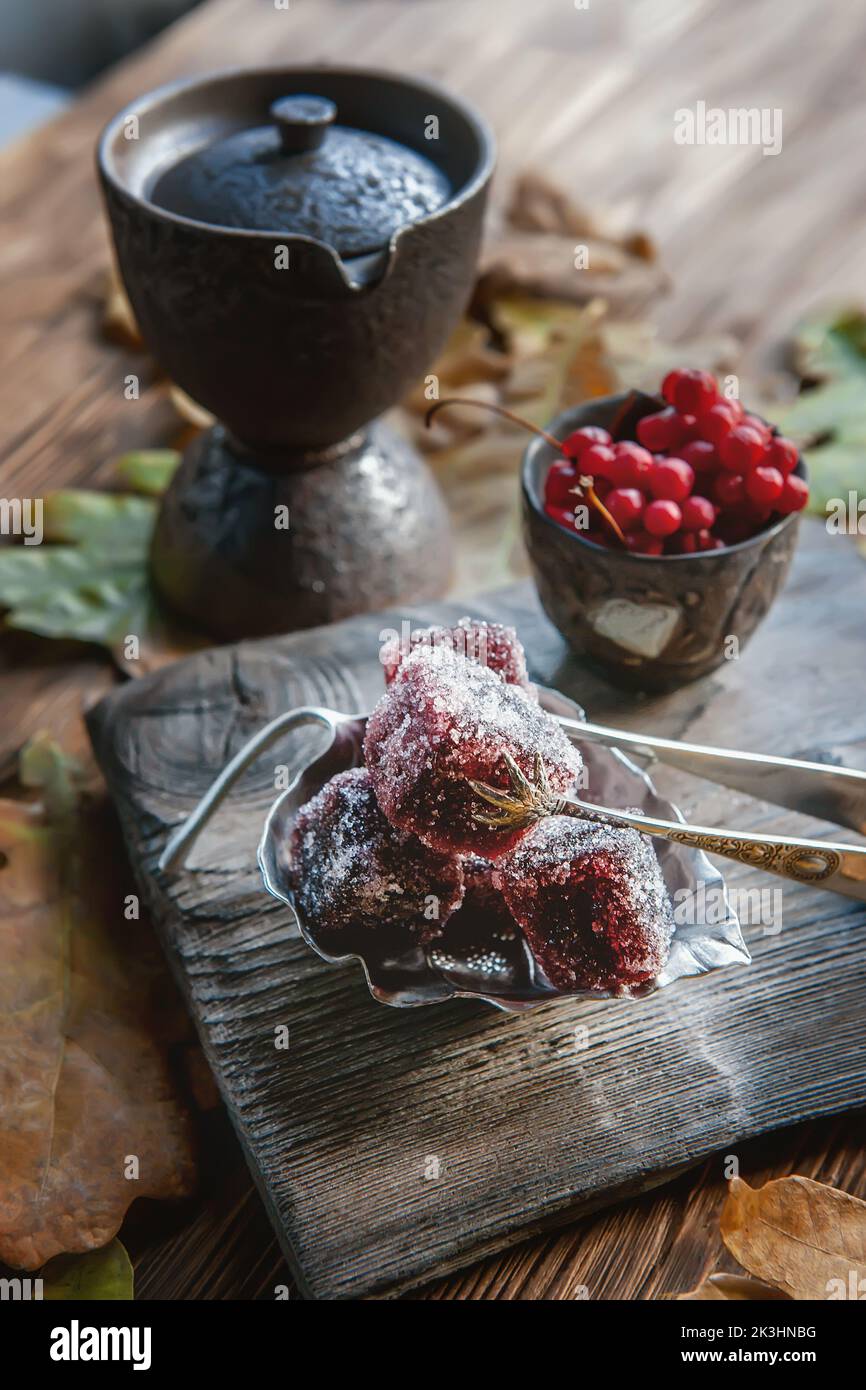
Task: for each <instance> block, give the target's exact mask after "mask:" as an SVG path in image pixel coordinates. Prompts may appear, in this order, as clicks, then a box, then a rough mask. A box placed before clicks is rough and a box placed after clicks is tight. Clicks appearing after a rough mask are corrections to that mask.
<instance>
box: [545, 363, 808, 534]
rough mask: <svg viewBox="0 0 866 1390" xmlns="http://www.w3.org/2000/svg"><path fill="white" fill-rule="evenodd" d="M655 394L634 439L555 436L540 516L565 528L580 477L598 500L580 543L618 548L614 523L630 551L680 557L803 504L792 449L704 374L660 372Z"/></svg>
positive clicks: (603, 434) (588, 433) (592, 431)
mask: <svg viewBox="0 0 866 1390" xmlns="http://www.w3.org/2000/svg"><path fill="white" fill-rule="evenodd" d="M662 395H663V397H664V399H665V401H667V406H666V408H665V409H663V410H660V411H658V412H657V413H656V414H654V415H645V416H644V417H643V419H641V420H639V421H638V425H637V430H636V433H637V440H616V441H615V440H614V439H612V437H611V435H610V434H609V433H608V431H607V430H603V429H598V428H596V427H595V426H588V427H586V428H585V429H579V430H575V431H574V433H573V434H570V435H569V436H568V438H567V439H565V440H564V441H563V444H562V452H563V457H562V458H561V459H557V461H556V462H555V463H554V464H553V465H552V467H551V469H550V471H549V473H548V475H547V479H546V481H545V488H544V510H545V511H546V513H547V515H548V516H549V517H552V518H553V520H554V521H558V522H559V523H560V525H562V526H568V527H569V528H571V529H574V526H575V511H574V509H575V506H576V505H577V504H578V503H580V502H581V501H582V500H583V495H584V493H585V491H586V489H585V488H583V487H581V484H580V479H581V478H586V477H590V478H592V490H593V492H594V494H595V496H596V498H597V499H598V500H599V501H600V502H601V504H602V506H601V508H598V509H597V510H596V511H594V512H593V511H591V512H590V517H591V526H590V527H589V528H588V529H586V530H584V532H583V534H584V535H585V536H586V538H587V539H588V540H592V541H596V542H597V543H598V544H600V545H606V546H611V547H614V548H615V547H616V546H621V545H622V544H623V541H622V540H621V539H620V536H619V535H617V528H618V529H619V532H620V533H621V535H622V537H623V538H624V543H625V545H626V547H627V549H629V550H632V551H635V552H637V553H638V554H640V555H663V554H664V555H683V554H685V555H688V554H694V553H695V552H696V551H702V550H720V549H722V548H723V547H724V546H726V545H735V544H736V543H737V542H738V541H743V540H746V539H747V538H748V537H749V536H753V535H754V534H755V533H756V532H757V531H760V530H761V529H762V528H763V527H764V526H766V525H767V523H768V522H769V521H771V520H772V519H774V518H775V517H778V516H785V515H787V514H788V513H789V512H796V511H800V509H801V508H802V507H805V505H806V503H807V502H808V500H809V489H808V486H807V484H806V483H805V481H804V480H803V479H802V478H800V477H797V475H796V474H795V473H794V469H795V468H796V466H797V458H798V454H797V446H796V445H795V444H793V443H792V442H791V440H790V439H783V438H782V436H781V435H778V434H774V433H773V431H772V429H771V428H770V426H769V425H767V424H765V423H764V421H763V420H759V419H758V417H757V416H756V415H748V414H746V412H745V411H744V409H743V407H742V406H741V405H740V402H739V401H737V400H727V399H724V398H722V397H721V396H720V395H719V389H718V387H717V385H716V383H715V381H714V380H713V378H712V376H711V375H710V374H709V372H702V371H693V370H689V369H687V368H678V369H677V370H676V371H673V372H669V373H668V375H667V376H666V377H665V379H664V382H663V383H662ZM605 511H606V512H607V513H608V514H609V516H610V517H612V518H613V521H614V522H615V523H616V527H614V526H611V524H610V522H609V521H608V520H607V518H605V516H604V513H605Z"/></svg>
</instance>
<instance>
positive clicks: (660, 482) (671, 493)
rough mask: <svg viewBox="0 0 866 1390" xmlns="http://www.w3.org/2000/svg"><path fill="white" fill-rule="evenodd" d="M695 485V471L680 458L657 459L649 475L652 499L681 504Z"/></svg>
mask: <svg viewBox="0 0 866 1390" xmlns="http://www.w3.org/2000/svg"><path fill="white" fill-rule="evenodd" d="M694 485H695V470H694V469H693V468H692V466H691V464H689V463H686V461H685V459H681V458H663V459H657V460H656V461H655V463H654V464H653V466H652V472H651V473H650V475H649V490H650V492H651V493H652V495H653V497H660V498H663V499H666V500H668V501H671V502H682V501H684V500H685V498H686V497H688V495H689V493H690V492H691V490H692V488H693V487H694Z"/></svg>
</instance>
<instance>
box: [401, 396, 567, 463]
mask: <svg viewBox="0 0 866 1390" xmlns="http://www.w3.org/2000/svg"><path fill="white" fill-rule="evenodd" d="M446 405H477V406H479V407H480V409H481V410H492V411H493V413H494V414H495V415H501V416H502V418H503V419H504V420H510V421H511V423H512V425H522V426H523V428H524V429H525V430H531V431H532V433H533V434H537V435H539V436H540V438H541V439H544V440H546V442H547V443H548V444H550V445H551V447H552V448H554V449H558V450H559V452H560V453H562V441H561V440H559V439H557V438H556V436H555V435H553V434H548V432H547V430H543V429H542V428H541V427H540V426H539V425H533V423H532V421H531V420H527V419H525V417H524V416H523V415H518V414H517V413H516V412H515V411H513V410H508V409H507V408H506V407H505V406H504V405H494V404H493V402H492V401H473V400H472V398H471V397H470V396H446V397H445V399H444V401H435V402H434V404H433V405H431V407H430V409H429V410H428V411H427V414H426V415H425V417H424V423H425V425H426V426H427V428H428V429H429V428H430V421H431V420H432V419H433V416H434V415H435V414H436V412H437V410H442V409H443V407H444V406H446Z"/></svg>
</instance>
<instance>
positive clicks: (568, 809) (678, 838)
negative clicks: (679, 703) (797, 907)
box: [470, 753, 866, 900]
mask: <svg viewBox="0 0 866 1390" xmlns="http://www.w3.org/2000/svg"><path fill="white" fill-rule="evenodd" d="M504 757H505V761H506V763H507V765H508V770H509V774H510V777H511V787H510V789H509V790H508V791H502V790H500V789H499V788H498V787H491V786H488V785H487V784H486V783H485V782H475V781H472V780H471V779H470V785H471V787H472V789H473V790H474V791H475V792H476V793H477V794H478V796H480V797H481V798H482V800H484V801H486V802H487V803H488V805H490V806H492V807H495V808H496V813H495V814H489V815H485V814H483V813H481V812H479V813H476V819H477V820H479V821H480V822H482V824H484V825H492V826H499V827H502V828H506V827H508V828H510V829H513V828H516V827H518V826H520V825H531V824H532V823H533V821H537V820H541V819H542V818H543V817H544V816H573V817H575V818H576V819H578V820H593V821H601V822H602V823H603V824H604V825H618V826H629V827H631V828H632V829H633V830H641V831H643V833H644V834H645V835H654V836H655V837H656V838H657V839H660V840H672V841H674V843H675V844H680V845H690V846H693V847H694V848H695V849H703V850H708V851H709V852H710V853H711V854H720V855H722V856H723V858H725V859H734V860H736V861H737V863H740V864H750V865H751V866H752V868H755V869H764V870H765V871H766V872H767V873H770V874H778V875H779V876H780V877H781V878H787V879H791V880H792V881H793V882H795V883H812V884H815V885H816V886H818V887H820V888H830V889H832V890H833V892H835V893H844V894H845V895H846V896H847V897H849V898H860V899H863V900H866V848H859V847H857V846H853V845H840V844H833V843H831V842H830V841H828V840H795V839H793V838H791V837H790V836H787V835H777V836H771V835H756V834H753V833H751V832H745V833H744V832H742V831H739V830H713V829H710V828H708V827H707V826H703V825H683V824H681V823H680V822H678V821H668V820H658V819H656V817H655V816H645V815H642V814H641V813H640V812H639V811H614V810H611V808H610V807H609V806H596V805H594V804H593V803H592V802H590V801H579V800H577V798H576V797H569V796H566V797H561V796H556V795H555V793H553V792H551V790H550V787H549V785H548V782H547V777H546V775H545V771H544V766H543V764H542V761H541V759H540V758H536V760H535V771H534V774H533V777H532V778H531V779H530V778H528V777H525V776H524V775H523V773H522V772H521V771H520V768H519V767H518V766H517V764H516V763H515V762H514V759H513V758H512V757H511V756H510V755H509V754H508V753H506V754H504Z"/></svg>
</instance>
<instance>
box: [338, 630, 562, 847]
mask: <svg viewBox="0 0 866 1390" xmlns="http://www.w3.org/2000/svg"><path fill="white" fill-rule="evenodd" d="M506 753H507V754H510V756H511V757H512V758H513V759H514V762H515V763H516V764H517V766H518V767H519V769H520V771H521V772H522V773H523V774H524V775H525V776H526V777H532V776H533V773H534V769H535V764H536V758H538V759H540V761H541V764H542V766H543V768H544V771H545V773H546V776H547V780H548V783H549V785H550V789H551V790H552V791H553V792H554V793H556V794H557V795H562V794H563V793H565V792H567V791H568V790H569V788H570V787H571V786H572V784H573V783H574V782H575V780H576V779H577V777H578V776H579V774H580V771H581V767H582V760H581V757H580V754H579V753H578V752H577V749H576V748H574V747H573V746H572V744H571V743H569V741H568V739H567V738H566V736H565V734H564V733H563V731H562V729H561V728H560V726H559V725H558V724H557V722H556V720H555V719H553V718H552V717H551V716H550V715H549V714H547V713H546V712H545V711H544V710H543V709H542V708H541V707H540V705H538V704H537V703H536V702H535V701H534V700H533V699H532V698H531V696H530V695H528V694H527V692H526V691H524V690H523V689H521V688H520V687H518V686H516V685H505V684H503V682H502V680H501V679H500V678H499V677H498V676H496V675H494V674H493V672H492V671H489V670H488V669H487V668H486V667H483V666H477V665H475V663H474V662H471V661H467V660H466V658H465V657H463V656H459V655H458V654H457V653H456V652H453V651H451V650H450V649H449V648H447V647H426V646H419V647H416V649H415V651H414V652H411V653H410V654H409V656H407V657H405V658H404V660H403V662H402V663H401V665H400V669H399V670H398V672H397V674H396V676H395V677H394V680H393V682H392V683H391V685H389V686H388V689H387V690H386V691H385V694H384V695H383V696H382V698H381V700H380V701H379V703H378V704H377V706H376V708H375V709H374V710H373V713H372V714H371V716H370V718H369V720H368V723H367V736H366V740H365V743H364V754H365V758H366V763H367V767H368V768H369V770H370V777H371V779H372V782H373V786H374V787H375V789H376V795H377V797H378V798H379V805H380V806H381V808H382V810H383V811H384V813H385V815H386V816H387V817H388V819H389V820H390V821H391V823H392V824H393V825H396V826H398V827H399V828H400V829H401V830H406V831H409V832H410V833H411V834H413V835H417V836H418V837H419V839H421V840H423V841H424V843H425V844H427V845H430V846H431V848H433V849H438V850H442V851H443V852H447V851H451V852H452V853H457V854H473V853H474V854H480V855H483V856H486V857H487V858H490V859H495V858H496V857H497V856H498V855H500V854H503V853H504V852H505V850H507V849H508V848H509V847H510V846H511V845H513V844H515V843H516V842H517V840H518V839H519V838H520V836H521V835H522V834H523V833H524V830H525V827H517V828H513V829H507V830H503V829H498V828H493V827H490V826H486V825H484V824H483V823H482V822H481V821H480V820H479V819H478V817H479V815H480V816H484V815H489V813H490V811H491V807H490V805H489V804H488V803H487V802H485V801H484V800H483V799H482V798H481V797H480V796H479V795H478V794H477V792H475V791H474V790H473V788H472V787H471V785H470V782H469V780H468V779H475V780H476V781H479V782H486V783H488V784H489V785H491V786H493V787H497V788H500V789H502V790H503V791H507V790H508V789H509V788H510V787H511V777H510V774H509V770H508V766H507V763H506V759H505V757H504V755H505V754H506Z"/></svg>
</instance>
